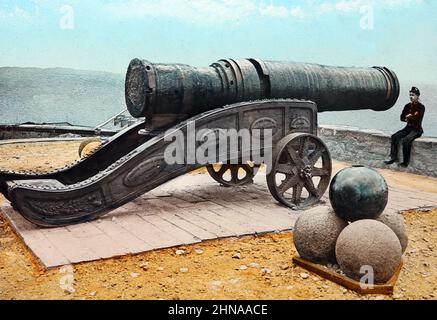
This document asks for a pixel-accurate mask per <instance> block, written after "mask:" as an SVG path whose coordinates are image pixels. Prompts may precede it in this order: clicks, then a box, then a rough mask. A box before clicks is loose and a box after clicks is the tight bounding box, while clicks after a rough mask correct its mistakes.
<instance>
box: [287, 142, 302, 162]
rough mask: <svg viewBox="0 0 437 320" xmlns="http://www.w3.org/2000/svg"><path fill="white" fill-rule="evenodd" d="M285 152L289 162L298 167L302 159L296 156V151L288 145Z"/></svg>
mask: <svg viewBox="0 0 437 320" xmlns="http://www.w3.org/2000/svg"><path fill="white" fill-rule="evenodd" d="M286 150H287V153H288V155H289V156H290V158H291V161H293V163H294V164H295V165H296V166H299V167H300V166H301V165H302V159H301V158H299V155H298V154H297V152H296V150H295V149H294V148H293V147H292V146H290V145H287V146H286Z"/></svg>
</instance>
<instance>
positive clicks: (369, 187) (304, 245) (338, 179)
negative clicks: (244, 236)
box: [294, 166, 408, 284]
mask: <svg viewBox="0 0 437 320" xmlns="http://www.w3.org/2000/svg"><path fill="white" fill-rule="evenodd" d="M329 199H330V202H331V205H332V208H333V210H332V209H331V208H330V207H328V206H326V207H317V208H314V209H312V210H308V211H306V212H304V213H302V214H301V215H300V216H299V218H298V220H297V221H296V225H295V230H294V244H295V246H296V249H297V251H298V253H299V255H300V257H301V258H303V259H305V260H308V261H311V262H314V263H318V264H324V265H328V264H338V265H339V266H340V269H341V271H343V273H344V274H345V275H346V276H348V277H350V278H352V279H354V280H360V279H361V278H362V277H363V276H364V273H363V270H367V271H366V272H368V270H369V267H371V270H372V271H373V277H374V282H375V284H376V283H386V282H387V281H388V280H389V279H390V278H391V277H392V276H393V275H394V273H395V272H396V270H397V269H398V267H399V265H400V263H401V259H402V254H403V252H405V249H406V247H407V243H408V237H407V234H406V230H405V224H404V219H403V217H402V216H401V215H400V214H398V213H397V212H389V211H385V212H384V209H385V207H386V205H387V201H388V187H387V183H386V181H385V179H384V177H382V176H381V175H380V174H379V173H378V172H377V171H376V170H374V169H371V168H368V167H364V166H354V167H351V168H346V169H343V170H341V171H340V172H339V173H338V174H337V175H336V176H335V177H334V178H333V180H332V181H331V185H330V190H329ZM363 267H364V268H365V269H363Z"/></svg>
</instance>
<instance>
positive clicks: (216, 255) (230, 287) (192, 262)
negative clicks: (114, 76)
mask: <svg viewBox="0 0 437 320" xmlns="http://www.w3.org/2000/svg"><path fill="white" fill-rule="evenodd" d="M79 144H80V142H62V143H35V144H27V145H18V144H17V145H0V168H2V169H13V170H38V171H46V170H51V169H53V168H56V167H60V166H63V165H65V164H66V163H69V162H71V161H73V160H75V159H77V158H78V153H77V148H78V146H79ZM346 165H347V164H344V163H338V162H336V163H335V164H334V169H335V170H334V171H338V170H339V169H341V168H343V167H344V166H346ZM381 172H382V173H383V175H384V177H385V178H386V179H387V180H388V181H389V183H390V182H396V183H397V184H401V185H406V186H410V187H414V188H416V189H418V190H423V191H428V192H437V183H436V182H437V180H436V179H431V178H426V177H421V176H417V175H411V174H405V173H398V172H393V171H389V170H382V171H381ZM0 201H2V200H1V199H0ZM404 216H405V218H406V221H407V230H408V234H409V238H410V240H409V245H408V248H407V251H406V254H405V256H404V267H403V268H402V271H401V274H400V277H399V280H398V282H397V285H396V287H395V292H394V294H393V295H392V296H381V295H359V294H356V293H354V292H352V291H350V290H346V289H344V288H343V287H341V286H339V285H336V284H334V283H332V282H330V281H327V280H324V279H322V278H320V277H319V276H315V275H313V274H311V273H309V272H307V271H305V270H304V269H302V268H300V267H297V266H295V265H294V264H293V263H292V261H291V259H292V257H293V255H295V254H296V250H295V248H294V246H293V241H292V233H291V232H286V233H280V234H269V235H263V236H258V237H254V236H250V237H243V238H230V239H224V240H214V241H208V242H204V243H201V244H195V245H191V246H184V247H178V248H172V249H164V250H157V251H153V252H146V253H142V254H138V255H135V256H125V257H121V258H116V259H107V260H102V261H97V262H90V263H82V264H78V265H75V266H73V267H72V269H71V270H69V269H68V268H65V267H64V268H56V269H53V270H49V271H44V270H43V269H41V267H40V265H39V264H38V262H37V260H36V259H35V258H34V257H33V256H32V254H31V253H30V252H29V251H28V250H27V249H26V247H25V246H24V244H23V243H22V241H21V240H20V239H19V238H18V237H17V236H16V235H15V233H14V232H13V231H12V229H11V227H10V226H9V224H8V223H7V222H6V221H5V220H4V219H3V218H2V217H0V299H433V300H435V299H436V298H437V274H436V270H437V268H436V267H437V254H436V247H435V244H436V243H437V232H436V231H437V210H424V211H411V212H407V213H404ZM70 271H71V273H70ZM303 273H308V274H309V277H306V276H305V275H302V274H303ZM302 276H303V277H302ZM65 283H70V284H71V285H72V286H68V287H73V288H74V292H73V291H72V290H68V289H67V290H65V289H63V288H62V287H63V286H62V284H65Z"/></svg>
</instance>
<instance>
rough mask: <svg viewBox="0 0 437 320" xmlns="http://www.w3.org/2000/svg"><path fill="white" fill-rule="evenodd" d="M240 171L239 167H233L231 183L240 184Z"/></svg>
mask: <svg viewBox="0 0 437 320" xmlns="http://www.w3.org/2000/svg"><path fill="white" fill-rule="evenodd" d="M238 169H239V166H237V165H233V166H231V181H232V182H234V183H237V182H238Z"/></svg>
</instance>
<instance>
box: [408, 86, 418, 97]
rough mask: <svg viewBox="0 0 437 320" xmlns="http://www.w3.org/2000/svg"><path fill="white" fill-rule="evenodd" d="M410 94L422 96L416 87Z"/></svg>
mask: <svg viewBox="0 0 437 320" xmlns="http://www.w3.org/2000/svg"><path fill="white" fill-rule="evenodd" d="M410 92H412V93H414V94H415V95H416V96H420V90H419V89H418V88H416V87H412V88H411V90H410Z"/></svg>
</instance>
